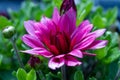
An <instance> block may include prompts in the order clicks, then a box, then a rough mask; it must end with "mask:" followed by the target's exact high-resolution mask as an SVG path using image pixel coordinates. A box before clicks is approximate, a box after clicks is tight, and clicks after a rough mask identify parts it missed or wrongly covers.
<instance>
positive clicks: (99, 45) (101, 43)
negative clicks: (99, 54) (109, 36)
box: [89, 40, 108, 49]
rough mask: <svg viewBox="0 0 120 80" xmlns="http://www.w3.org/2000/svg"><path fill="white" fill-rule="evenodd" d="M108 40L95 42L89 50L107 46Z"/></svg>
mask: <svg viewBox="0 0 120 80" xmlns="http://www.w3.org/2000/svg"><path fill="white" fill-rule="evenodd" d="M107 42H108V41H107V40H95V41H94V42H93V43H92V44H91V45H90V46H89V49H99V48H103V47H105V46H106V45H107Z"/></svg>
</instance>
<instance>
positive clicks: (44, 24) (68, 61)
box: [22, 8, 107, 69]
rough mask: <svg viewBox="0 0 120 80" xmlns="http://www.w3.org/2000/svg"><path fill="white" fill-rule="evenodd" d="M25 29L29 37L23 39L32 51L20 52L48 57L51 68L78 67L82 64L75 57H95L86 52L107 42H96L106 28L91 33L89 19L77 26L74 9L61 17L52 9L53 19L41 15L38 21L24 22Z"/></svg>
mask: <svg viewBox="0 0 120 80" xmlns="http://www.w3.org/2000/svg"><path fill="white" fill-rule="evenodd" d="M24 26H25V28H26V30H27V32H28V34H25V35H24V36H23V37H22V40H23V42H24V43H25V44H26V45H28V46H29V47H31V48H32V49H30V50H26V51H23V52H25V53H29V54H32V55H41V56H44V57H46V58H50V59H49V63H48V66H49V68H51V69H56V68H59V67H61V66H63V65H64V64H65V65H67V66H76V65H80V64H81V62H80V61H79V60H77V59H76V57H78V58H83V55H94V54H90V53H87V52H85V51H86V50H89V49H99V48H103V47H105V46H106V43H107V41H106V40H96V38H98V37H100V36H101V35H103V34H104V32H105V29H99V30H96V31H94V32H91V30H92V28H93V25H92V24H90V22H89V21H88V20H85V21H83V22H82V23H81V24H80V25H79V26H78V27H76V12H75V11H74V10H73V8H71V9H69V10H68V11H67V12H66V13H65V14H63V15H62V16H60V14H59V12H58V10H57V8H54V13H53V16H52V19H49V18H47V17H45V16H44V17H42V19H41V21H40V22H35V21H31V20H29V21H25V23H24Z"/></svg>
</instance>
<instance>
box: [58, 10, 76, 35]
mask: <svg viewBox="0 0 120 80" xmlns="http://www.w3.org/2000/svg"><path fill="white" fill-rule="evenodd" d="M58 25H59V27H60V30H61V31H62V32H65V33H67V34H69V35H71V34H72V32H73V31H74V30H75V29H76V14H75V12H74V10H73V9H72V8H71V9H70V10H69V11H68V12H66V13H65V14H63V15H62V16H61V17H60V21H59V24H58Z"/></svg>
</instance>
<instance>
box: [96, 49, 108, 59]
mask: <svg viewBox="0 0 120 80" xmlns="http://www.w3.org/2000/svg"><path fill="white" fill-rule="evenodd" d="M94 53H96V54H97V56H96V57H97V58H98V59H103V58H104V57H105V56H106V55H107V48H106V47H105V48H101V49H97V50H95V52H94Z"/></svg>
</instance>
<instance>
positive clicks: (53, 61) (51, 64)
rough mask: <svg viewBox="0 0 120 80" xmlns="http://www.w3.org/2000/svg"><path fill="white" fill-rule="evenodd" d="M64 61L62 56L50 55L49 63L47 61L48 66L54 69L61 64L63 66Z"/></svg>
mask: <svg viewBox="0 0 120 80" xmlns="http://www.w3.org/2000/svg"><path fill="white" fill-rule="evenodd" d="M64 63H65V61H64V58H63V57H57V56H56V57H52V58H51V59H50V60H49V63H48V67H49V68H51V69H53V70H55V69H56V68H59V67H61V66H63V65H64Z"/></svg>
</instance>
